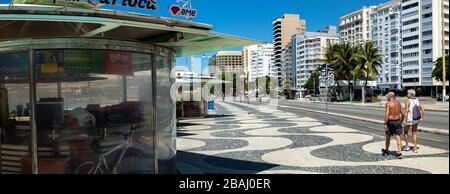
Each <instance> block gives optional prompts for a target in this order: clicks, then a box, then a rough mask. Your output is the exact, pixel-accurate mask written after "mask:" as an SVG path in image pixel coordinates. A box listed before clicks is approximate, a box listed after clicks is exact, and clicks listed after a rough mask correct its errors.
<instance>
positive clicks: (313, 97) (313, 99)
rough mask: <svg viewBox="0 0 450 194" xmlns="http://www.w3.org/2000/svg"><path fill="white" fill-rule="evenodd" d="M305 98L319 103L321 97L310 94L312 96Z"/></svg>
mask: <svg viewBox="0 0 450 194" xmlns="http://www.w3.org/2000/svg"><path fill="white" fill-rule="evenodd" d="M305 98H307V99H309V101H319V100H320V98H319V95H317V94H316V95H314V94H310V95H306V96H305Z"/></svg>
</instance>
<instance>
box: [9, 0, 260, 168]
mask: <svg viewBox="0 0 450 194" xmlns="http://www.w3.org/2000/svg"><path fill="white" fill-rule="evenodd" d="M211 29H212V26H210V25H207V24H200V23H194V22H189V21H180V20H174V19H169V18H161V17H156V16H149V15H142V14H136V13H129V12H120V11H116V10H105V9H100V8H96V7H94V8H79V7H65V6H52V5H29V4H6V5H0V31H1V33H0V146H1V147H0V172H1V173H5V174H6V173H50V174H53V173H56V174H68V173H70V174H118V173H125V174H151V173H155V174H156V173H176V166H175V158H176V146H175V142H176V141H175V140H176V126H175V123H176V121H175V120H176V119H175V114H176V111H175V107H176V99H175V93H176V92H175V91H174V90H175V89H174V84H175V79H176V77H175V76H176V75H175V59H176V57H177V56H185V55H191V54H195V53H200V52H209V51H214V50H220V49H226V48H231V47H238V46H243V45H248V44H253V43H256V41H253V40H248V39H244V38H238V37H233V36H228V35H223V34H218V33H213V32H211Z"/></svg>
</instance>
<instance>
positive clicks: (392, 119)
mask: <svg viewBox="0 0 450 194" xmlns="http://www.w3.org/2000/svg"><path fill="white" fill-rule="evenodd" d="M386 98H387V102H386V109H385V113H384V131H385V133H386V149H381V152H382V154H383V156H387V155H389V146H390V144H391V137H393V136H395V139H396V140H397V154H396V157H397V159H402V158H403V155H402V153H401V152H402V139H401V135H402V130H403V128H402V123H403V120H404V119H405V117H404V116H405V115H404V114H405V113H404V112H403V111H402V105H401V104H400V102H399V101H397V100H396V99H395V93H394V92H389V93H388V94H387V96H386Z"/></svg>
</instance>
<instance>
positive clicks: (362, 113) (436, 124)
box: [278, 100, 449, 130]
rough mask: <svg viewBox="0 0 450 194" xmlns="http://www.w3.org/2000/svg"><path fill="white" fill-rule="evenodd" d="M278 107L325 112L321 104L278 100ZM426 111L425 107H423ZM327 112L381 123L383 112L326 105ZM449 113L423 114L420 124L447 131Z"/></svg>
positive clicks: (372, 108) (368, 108)
mask: <svg viewBox="0 0 450 194" xmlns="http://www.w3.org/2000/svg"><path fill="white" fill-rule="evenodd" d="M278 104H279V105H286V106H293V107H299V108H306V109H311V110H320V111H325V104H323V103H308V104H306V103H300V102H298V101H294V100H278ZM425 109H426V107H425ZM328 111H329V112H332V113H339V114H345V115H353V116H358V117H364V118H370V119H377V120H380V121H383V119H384V110H383V109H382V108H375V107H369V106H366V107H357V106H351V105H335V104H328ZM448 118H449V113H448V112H430V111H427V112H425V120H424V122H423V123H422V126H423V127H428V128H436V129H445V130H449V121H448Z"/></svg>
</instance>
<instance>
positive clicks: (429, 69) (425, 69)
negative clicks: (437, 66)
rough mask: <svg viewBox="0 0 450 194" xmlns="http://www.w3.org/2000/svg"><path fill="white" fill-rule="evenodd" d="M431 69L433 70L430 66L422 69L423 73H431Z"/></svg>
mask: <svg viewBox="0 0 450 194" xmlns="http://www.w3.org/2000/svg"><path fill="white" fill-rule="evenodd" d="M432 71H433V68H431V67H429V68H423V69H422V72H423V73H431V72H432Z"/></svg>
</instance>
